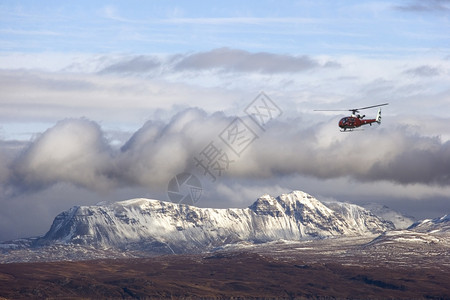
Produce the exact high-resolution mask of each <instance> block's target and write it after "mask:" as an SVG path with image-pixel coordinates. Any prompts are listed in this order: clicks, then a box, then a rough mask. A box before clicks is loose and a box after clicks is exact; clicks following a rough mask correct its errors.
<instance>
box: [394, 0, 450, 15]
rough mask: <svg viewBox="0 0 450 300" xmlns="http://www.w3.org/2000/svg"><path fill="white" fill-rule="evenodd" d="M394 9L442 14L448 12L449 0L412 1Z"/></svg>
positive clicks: (449, 8) (449, 7)
mask: <svg viewBox="0 0 450 300" xmlns="http://www.w3.org/2000/svg"><path fill="white" fill-rule="evenodd" d="M395 8H396V9H398V10H401V11H406V12H436V13H442V12H446V11H449V10H450V1H449V0H427V1H421V0H414V1H410V2H409V3H407V4H404V5H397V6H395Z"/></svg>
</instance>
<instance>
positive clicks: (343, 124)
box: [339, 116, 377, 130]
mask: <svg viewBox="0 0 450 300" xmlns="http://www.w3.org/2000/svg"><path fill="white" fill-rule="evenodd" d="M375 122H377V120H376V119H362V118H358V117H354V116H351V117H345V118H342V119H341V120H340V121H339V127H340V128H342V129H343V130H346V129H354V128H357V127H360V126H362V125H367V124H372V123H375Z"/></svg>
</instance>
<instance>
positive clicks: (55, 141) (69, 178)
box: [13, 119, 114, 190]
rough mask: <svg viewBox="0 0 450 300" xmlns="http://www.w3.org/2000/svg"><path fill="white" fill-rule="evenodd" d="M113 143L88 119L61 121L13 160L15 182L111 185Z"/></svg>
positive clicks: (92, 186) (28, 185)
mask: <svg viewBox="0 0 450 300" xmlns="http://www.w3.org/2000/svg"><path fill="white" fill-rule="evenodd" d="M109 149H110V148H109V146H108V144H107V142H106V140H105V138H104V136H103V132H102V131H101V129H100V126H98V124H96V123H95V122H92V121H88V120H86V119H78V120H64V121H60V122H58V123H57V124H56V125H55V126H54V127H53V128H50V129H48V130H47V131H46V132H44V133H43V134H42V135H41V136H39V137H38V138H37V139H36V140H35V141H34V142H33V143H32V144H31V145H30V146H29V147H28V148H27V149H26V150H25V151H24V152H23V153H22V154H21V155H20V156H19V157H18V158H17V159H16V161H15V163H14V164H13V175H14V176H13V180H14V184H15V185H18V186H20V187H21V188H25V189H29V188H32V189H34V188H42V187H47V186H50V185H52V184H55V183H58V182H70V183H73V184H75V185H79V186H83V187H87V188H90V189H101V190H105V189H107V188H109V187H111V185H112V183H111V178H110V176H109V174H111V173H112V172H113V169H114V161H113V160H112V157H111V154H110V150H109Z"/></svg>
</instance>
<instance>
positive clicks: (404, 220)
mask: <svg viewBox="0 0 450 300" xmlns="http://www.w3.org/2000/svg"><path fill="white" fill-rule="evenodd" d="M361 206H362V207H364V208H365V209H367V210H369V211H370V212H371V213H373V214H374V215H376V216H377V217H379V218H381V219H382V220H386V221H390V222H392V223H393V224H394V226H395V229H406V228H408V227H409V226H411V225H412V224H413V223H414V222H415V219H414V218H413V217H410V216H406V215H404V214H402V213H400V212H398V211H395V210H393V209H390V208H389V207H387V206H386V205H382V204H378V203H368V204H364V205H361Z"/></svg>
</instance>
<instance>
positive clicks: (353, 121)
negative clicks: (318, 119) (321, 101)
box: [315, 103, 389, 132]
mask: <svg viewBox="0 0 450 300" xmlns="http://www.w3.org/2000/svg"><path fill="white" fill-rule="evenodd" d="M388 104H389V103H383V104H377V105H372V106H366V107H361V108H352V109H331V110H330V109H316V110H315V111H351V112H352V115H351V116H349V117H345V118H342V119H341V120H340V121H339V127H340V128H341V131H342V132H344V131H346V130H347V129H349V131H353V129H355V128H358V127H360V126H362V125H367V124H369V125H370V126H372V123H375V122H376V123H378V124H380V123H381V108H379V109H378V113H377V116H376V118H375V119H364V117H365V116H366V115H360V114H359V111H360V110H363V109H368V108H373V107H379V106H384V105H388Z"/></svg>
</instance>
